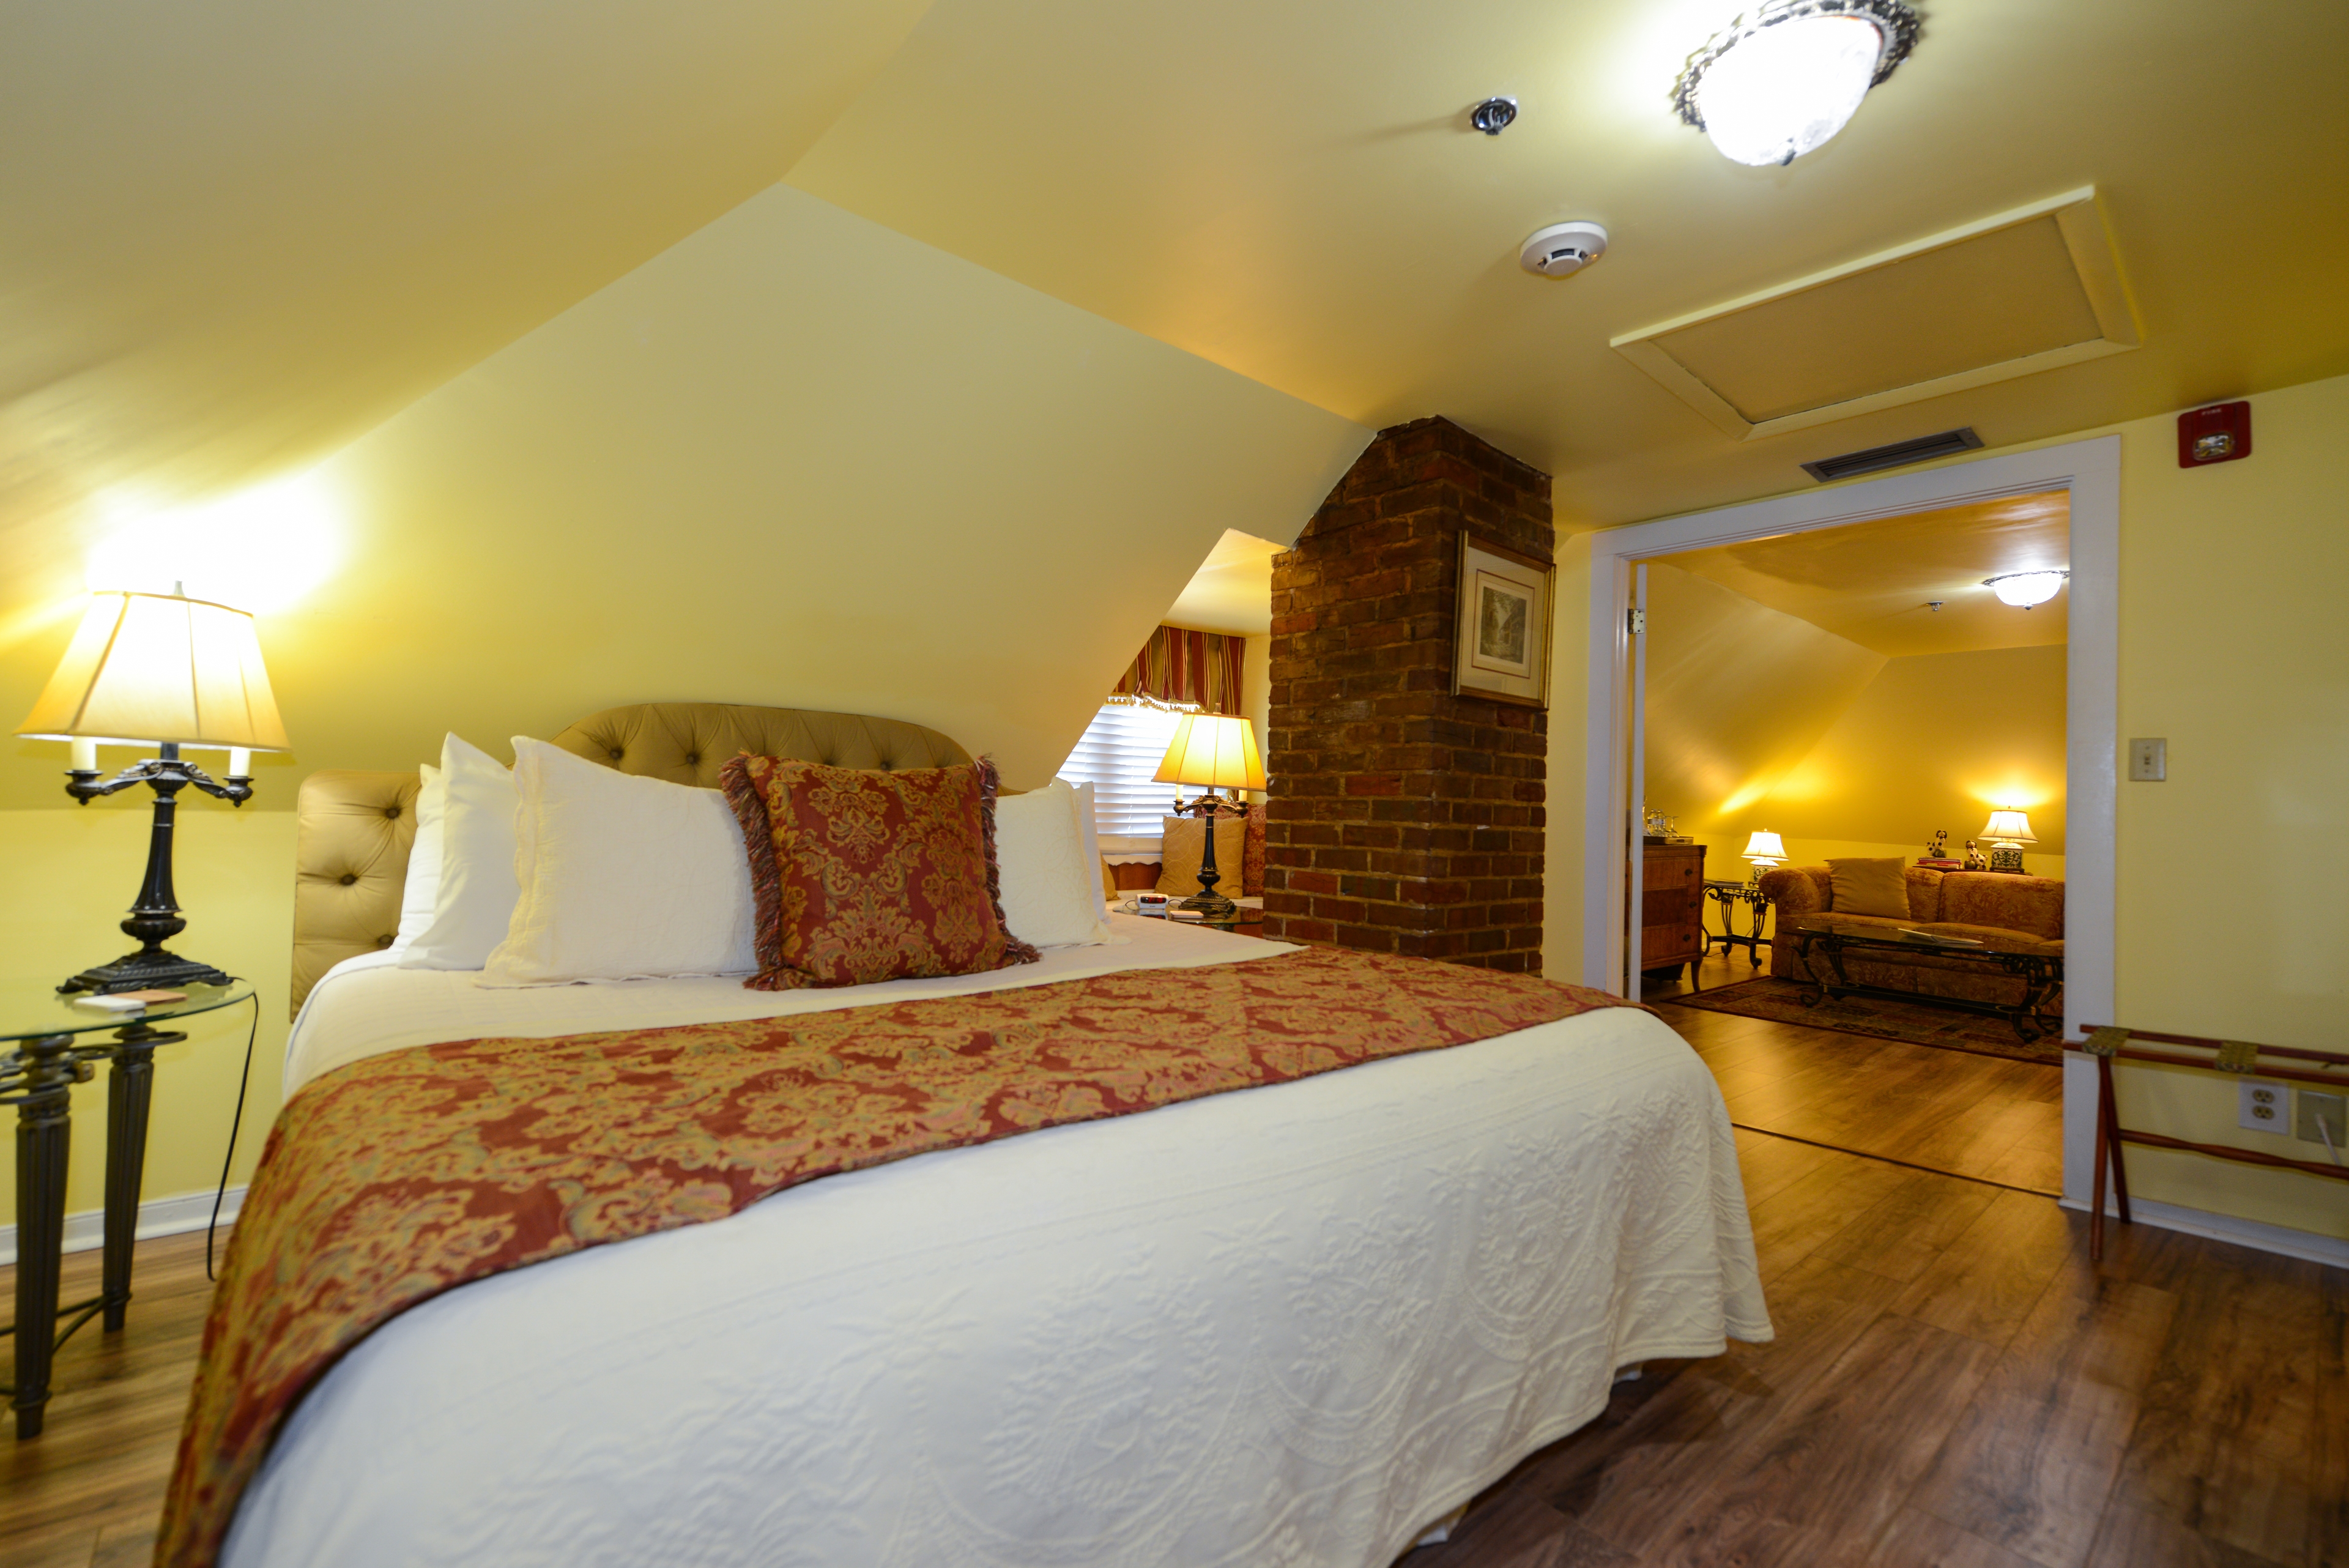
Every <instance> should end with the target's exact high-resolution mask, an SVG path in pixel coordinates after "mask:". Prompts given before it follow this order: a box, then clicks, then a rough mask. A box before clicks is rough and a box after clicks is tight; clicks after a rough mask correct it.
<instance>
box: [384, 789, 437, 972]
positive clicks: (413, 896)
mask: <svg viewBox="0 0 2349 1568" xmlns="http://www.w3.org/2000/svg"><path fill="white" fill-rule="evenodd" d="M419 771H420V772H421V773H422V774H423V775H424V787H423V788H422V789H420V790H419V791H418V792H417V794H416V842H415V843H413V844H411V845H409V849H408V880H407V882H406V883H404V884H402V886H401V888H400V889H399V934H398V936H396V937H394V938H392V940H391V950H392V951H394V952H396V953H398V952H406V951H407V950H409V948H410V947H412V946H413V945H415V942H416V939H417V938H419V937H420V936H422V935H423V934H424V932H425V929H426V928H427V927H429V926H430V925H431V924H432V913H433V904H434V902H435V900H437V899H438V898H439V897H440V819H441V818H442V817H443V816H445V815H448V811H449V786H448V785H447V784H443V783H441V782H440V781H441V779H442V777H443V775H442V774H441V772H440V769H439V768H436V767H434V766H433V765H432V764H431V763H425V764H424V766H423V768H422V769H421V770H419Z"/></svg>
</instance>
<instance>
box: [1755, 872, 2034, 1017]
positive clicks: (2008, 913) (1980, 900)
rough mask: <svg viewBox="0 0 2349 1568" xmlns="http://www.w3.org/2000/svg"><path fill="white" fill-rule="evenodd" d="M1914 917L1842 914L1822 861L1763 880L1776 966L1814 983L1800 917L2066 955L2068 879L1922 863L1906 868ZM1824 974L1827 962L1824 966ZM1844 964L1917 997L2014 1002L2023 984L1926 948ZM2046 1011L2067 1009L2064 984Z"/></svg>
mask: <svg viewBox="0 0 2349 1568" xmlns="http://www.w3.org/2000/svg"><path fill="white" fill-rule="evenodd" d="M1904 875H1905V878H1906V881H1907V884H1908V886H1907V892H1908V895H1909V918H1908V919H1905V920H1903V919H1893V918H1892V917H1890V916H1886V915H1862V914H1854V913H1848V912H1842V911H1837V909H1836V908H1835V888H1834V883H1833V882H1832V881H1831V880H1830V879H1829V877H1828V874H1827V868H1826V867H1824V866H1785V867H1779V868H1778V869H1777V870H1775V871H1767V872H1764V873H1763V876H1762V894H1763V896H1764V898H1768V899H1769V900H1770V912H1771V914H1772V916H1773V917H1774V924H1773V929H1774V931H1775V932H1776V933H1777V935H1776V936H1775V938H1774V940H1772V941H1771V944H1770V972H1771V973H1772V974H1775V975H1777V976H1778V977H1780V978H1781V979H1784V980H1798V981H1808V980H1812V979H1815V978H1817V979H1826V978H1830V977H1829V976H1827V975H1826V974H1825V973H1824V972H1823V973H1822V974H1820V975H1818V976H1814V975H1812V974H1810V973H1809V972H1807V971H1806V970H1804V969H1803V967H1802V964H1801V961H1800V960H1799V959H1798V958H1797V957H1796V954H1795V946H1796V944H1795V942H1794V940H1792V938H1791V933H1792V931H1793V929H1794V922H1795V921H1796V920H1798V919H1802V918H1803V917H1805V916H1806V915H1827V914H1832V915H1834V916H1835V917H1836V919H1837V924H1839V925H1841V924H1850V925H1857V926H1882V927H1884V928H1886V929H1899V928H1902V927H1906V928H1908V929H1911V930H1924V931H1930V932H1932V933H1934V934H1935V935H1939V936H1951V937H1974V938H1978V939H1981V940H1997V941H1999V942H2001V943H2002V944H2007V945H2011V946H2012V945H2019V946H2023V947H2024V948H2025V949H2026V950H2032V951H2039V952H2045V953H2049V954H2053V955H2055V956H2057V957H2060V956H2061V955H2062V954H2063V951H2064V884H2063V883H2061V882H2059V881H2056V880H2054V878H2052V877H2017V876H2013V875H2012V874H2010V873H2003V872H1999V873H1993V872H1989V871H1934V870H1930V869H1928V868H1926V867H1920V866H1911V867H1908V868H1907V870H1906V872H1905V874H1904ZM1821 967H1822V970H1823V971H1824V967H1825V966H1824V964H1822V966H1821ZM1844 969H1845V971H1846V972H1847V974H1848V975H1849V977H1850V979H1851V980H1852V981H1853V982H1854V983H1856V984H1859V985H1873V986H1882V987H1885V988H1886V989H1889V990H1893V991H1905V992H1912V993H1914V994H1916V995H1918V996H1920V997H1935V996H1940V997H1950V998H1954V999H1958V1000H1961V1001H1967V1002H1989V1003H1992V1004H1994V1005H1996V1006H2000V1007H2016V1006H2020V1005H2021V1004H2022V1002H2023V997H2024V994H2025V992H2026V989H2027V987H2026V983H2025V981H2023V979H2022V978H2021V977H2020V976H2016V975H2008V974H2001V973H1997V972H1995V971H1986V970H1985V969H1984V968H1983V967H1982V965H1981V964H1980V963H1978V962H1971V961H1966V960H1962V959H1952V958H1949V957H1945V956H1943V955H1941V954H1938V953H1935V952H1933V951H1931V950H1918V951H1917V952H1914V953H1909V952H1886V951H1882V950H1876V949H1868V950H1860V949H1852V950H1847V951H1846V952H1845V954H1844ZM2042 1005H2043V1006H2044V1007H2045V1008H2046V1009H2048V1010H2049V1011H2054V1010H2057V1009H2060V1008H2061V1007H2062V1006H2063V992H2062V991H2061V990H2058V991H2057V992H2054V995H2052V996H2051V997H2049V998H2047V999H2046V1001H2045V1002H2043V1003H2042Z"/></svg>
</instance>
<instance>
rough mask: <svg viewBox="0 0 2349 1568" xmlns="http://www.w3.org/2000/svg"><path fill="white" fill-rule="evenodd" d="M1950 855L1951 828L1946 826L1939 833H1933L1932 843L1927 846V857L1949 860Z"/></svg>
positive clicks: (1929, 858)
mask: <svg viewBox="0 0 2349 1568" xmlns="http://www.w3.org/2000/svg"><path fill="white" fill-rule="evenodd" d="M1949 857H1950V830H1949V829H1948V828H1946V827H1945V828H1943V829H1941V830H1940V832H1939V833H1936V834H1935V835H1933V842H1932V843H1930V844H1928V845H1927V846H1925V858H1926V859H1928V860H1947V859H1948V858H1949Z"/></svg>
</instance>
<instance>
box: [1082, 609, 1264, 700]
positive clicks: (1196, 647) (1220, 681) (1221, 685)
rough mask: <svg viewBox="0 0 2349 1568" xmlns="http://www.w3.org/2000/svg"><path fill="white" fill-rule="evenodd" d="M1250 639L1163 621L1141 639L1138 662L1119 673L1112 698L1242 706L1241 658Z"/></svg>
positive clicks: (1111, 694) (1135, 659)
mask: <svg viewBox="0 0 2349 1568" xmlns="http://www.w3.org/2000/svg"><path fill="white" fill-rule="evenodd" d="M1246 653H1247V639H1246V638H1244V637H1225V636H1222V635H1221V634H1219V633H1216V632H1212V631H1185V630H1184V629H1183V628H1181V627H1178V626H1162V627H1160V628H1158V629H1157V630H1156V631H1154V632H1152V633H1151V634H1150V640H1149V641H1148V642H1145V643H1143V645H1142V651H1141V653H1140V654H1138V655H1136V656H1135V658H1134V660H1133V668H1131V669H1129V670H1127V671H1126V672H1125V673H1124V674H1123V676H1121V677H1119V679H1118V682H1117V688H1116V690H1115V691H1112V692H1111V693H1110V697H1109V700H1110V701H1112V702H1123V703H1149V704H1152V705H1154V706H1164V707H1179V708H1196V709H1199V710H1201V711H1205V712H1209V713H1237V712H1238V711H1240V660H1241V659H1242V657H1243V656H1244V655H1245V654H1246Z"/></svg>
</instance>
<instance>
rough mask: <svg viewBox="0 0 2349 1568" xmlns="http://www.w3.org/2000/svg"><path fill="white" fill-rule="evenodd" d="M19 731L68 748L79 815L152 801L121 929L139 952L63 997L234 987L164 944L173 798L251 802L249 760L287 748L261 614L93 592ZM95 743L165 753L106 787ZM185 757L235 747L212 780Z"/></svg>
mask: <svg viewBox="0 0 2349 1568" xmlns="http://www.w3.org/2000/svg"><path fill="white" fill-rule="evenodd" d="M16 733H17V734H18V735H20V736H22V737H24V738H25V739H27V740H35V741H69V742H72V743H73V765H72V767H71V769H70V770H69V771H68V773H67V780H66V793H67V794H70V795H72V796H73V797H74V799H75V800H77V801H78V802H80V803H82V804H83V805H88V803H89V802H91V801H93V800H96V799H98V797H99V796H101V795H109V794H114V793H115V792H116V791H118V790H125V789H129V787H130V786H131V785H133V784H146V785H148V786H150V788H152V789H153V790H154V792H155V821H154V826H153V830H152V832H151V833H150V835H149V836H148V840H147V876H146V880H145V881H143V882H142V883H140V888H139V900H138V902H137V903H135V904H133V905H132V906H131V908H130V918H129V919H127V920H125V921H123V922H122V929H123V931H124V932H125V933H126V934H128V935H129V936H130V937H132V938H133V939H135V940H137V941H138V942H139V943H140V948H139V950H138V951H137V952H134V953H127V954H125V955H124V956H123V957H121V958H119V959H116V960H114V961H112V962H110V963H102V964H98V965H95V966H93V967H92V968H89V969H86V970H84V971H81V973H79V974H78V975H75V976H74V977H73V978H72V979H70V980H68V981H66V982H65V983H64V984H63V985H60V986H59V987H58V988H57V989H58V990H59V991H88V992H119V991H142V990H145V989H147V988H149V987H150V986H153V987H171V986H181V985H225V984H227V983H228V981H229V976H228V975H227V973H226V972H225V971H222V970H219V969H216V968H214V967H213V966H212V965H211V964H208V963H202V962H199V961H195V960H193V959H184V958H181V957H180V956H179V955H178V954H176V953H173V952H171V951H168V950H166V949H165V948H164V946H163V943H164V942H165V941H167V940H170V939H171V938H172V937H176V936H178V935H179V934H180V933H181V931H183V930H185V929H187V925H188V922H187V921H185V920H183V919H181V918H180V905H179V897H178V895H177V894H176V893H175V892H174V891H173V890H172V887H171V833H172V826H173V822H172V819H173V816H174V815H175V814H176V811H177V805H178V803H177V801H176V799H175V798H174V797H175V796H177V795H178V794H179V793H180V792H181V790H183V789H185V788H187V787H188V786H189V785H191V784H192V785H194V786H195V787H196V788H197V789H199V790H201V791H202V792H203V793H204V794H209V795H212V796H215V797H217V798H218V799H221V800H224V801H227V802H229V803H230V804H231V805H243V804H244V803H245V802H246V801H248V800H250V799H252V798H253V778H252V773H251V762H252V756H253V753H254V752H282V751H284V750H285V749H286V741H285V724H284V723H283V722H281V721H280V720H279V718H278V717H277V700H276V698H275V697H274V695H272V694H271V692H270V690H269V674H268V671H267V670H264V669H263V668H262V664H261V643H260V640H259V639H257V638H255V637H254V630H253V618H252V617H251V616H250V615H247V614H246V613H245V612H244V611H243V610H238V609H231V608H230V607H227V606H226V605H216V604H212V603H209V602H207V601H206V600H203V599H191V598H188V597H185V596H183V595H181V594H176V593H173V594H141V593H102V594H96V595H93V596H92V602H91V604H90V607H89V608H88V611H86V612H85V613H84V614H83V616H82V622H81V628H80V629H79V630H78V631H76V632H75V633H74V639H73V641H72V643H71V644H70V645H69V646H68V647H67V649H66V656H65V659H64V661H63V662H61V663H60V664H59V665H58V666H57V673H56V674H55V675H53V676H51V677H50V678H49V684H48V686H47V690H45V691H42V693H41V697H40V701H37V702H36V703H34V704H33V711H32V712H31V714H30V715H29V716H27V717H26V720H25V722H23V723H22V724H20V725H18V726H17V729H16ZM101 743H103V744H106V745H117V746H145V745H153V746H156V747H158V748H160V753H161V754H160V756H157V757H153V758H150V759H149V760H148V761H146V762H143V763H133V764H132V765H131V766H129V767H127V768H125V769H123V770H122V771H121V772H120V773H119V774H115V775H114V776H113V777H112V778H110V779H107V780H104V781H103V782H101V781H100V780H99V778H98V746H99V745H100V744H101ZM182 747H188V748H191V749H197V748H206V747H210V748H217V749H222V750H225V751H227V753H228V756H229V761H228V774H227V776H226V777H225V778H223V779H214V778H213V777H212V775H211V774H207V773H205V772H204V771H203V770H202V768H200V767H197V766H196V765H195V764H194V763H192V762H189V761H187V760H185V759H183V758H182V757H181V755H180V752H181V748H182Z"/></svg>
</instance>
